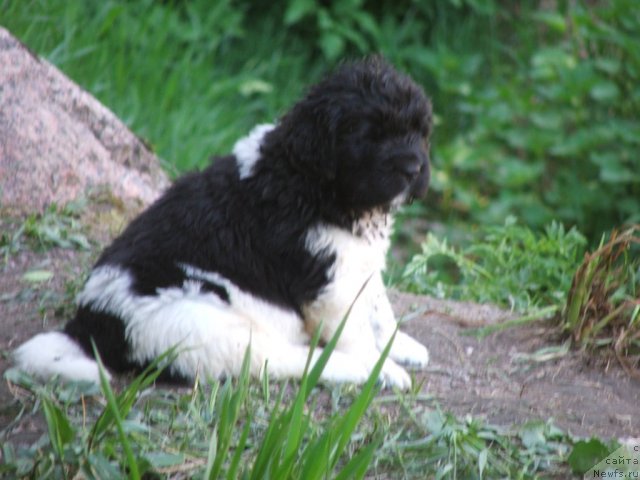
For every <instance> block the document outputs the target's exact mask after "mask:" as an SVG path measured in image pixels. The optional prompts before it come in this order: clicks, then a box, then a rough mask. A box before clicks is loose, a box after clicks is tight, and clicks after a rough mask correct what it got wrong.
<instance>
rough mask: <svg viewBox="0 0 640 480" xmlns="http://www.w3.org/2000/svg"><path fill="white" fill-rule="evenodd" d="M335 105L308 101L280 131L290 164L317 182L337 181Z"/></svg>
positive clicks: (287, 118) (316, 99)
mask: <svg viewBox="0 0 640 480" xmlns="http://www.w3.org/2000/svg"><path fill="white" fill-rule="evenodd" d="M332 103H333V102H328V101H327V100H326V99H324V98H319V97H307V98H306V99H304V100H302V101H301V102H299V103H297V104H296V105H295V106H294V107H293V109H292V110H291V111H289V112H288V113H287V114H286V115H285V116H284V117H283V118H282V119H281V120H280V123H279V125H278V128H277V130H278V132H277V133H278V137H279V142H280V143H281V145H282V146H283V148H284V150H285V151H284V154H285V156H286V159H287V162H288V164H289V165H290V166H291V167H292V168H293V169H295V170H296V171H298V172H300V173H302V174H303V175H305V176H307V177H312V178H314V179H315V180H316V181H324V182H332V181H333V180H335V178H336V171H337V159H336V153H335V146H336V134H337V131H336V130H337V128H338V123H339V118H340V111H339V108H338V107H337V105H336V104H335V103H334V104H332ZM274 133H275V132H274Z"/></svg>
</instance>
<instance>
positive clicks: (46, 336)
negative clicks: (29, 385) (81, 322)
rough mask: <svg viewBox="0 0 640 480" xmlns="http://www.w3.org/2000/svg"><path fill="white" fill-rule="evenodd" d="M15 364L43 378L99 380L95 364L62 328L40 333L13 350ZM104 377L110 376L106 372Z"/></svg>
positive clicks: (96, 381) (95, 381)
mask: <svg viewBox="0 0 640 480" xmlns="http://www.w3.org/2000/svg"><path fill="white" fill-rule="evenodd" d="M13 358H14V361H15V363H16V366H17V367H18V368H19V369H20V370H22V371H25V372H27V373H31V374H36V375H38V376H39V377H42V378H49V377H53V376H55V375H58V376H60V377H62V378H65V379H67V380H86V381H90V382H94V383H98V382H100V375H99V373H98V364H97V363H96V361H95V360H93V359H92V358H89V357H88V356H87V355H86V354H85V353H84V351H83V350H82V348H80V346H79V345H78V344H77V343H76V342H74V341H73V340H72V339H71V338H70V337H68V336H67V335H65V334H64V333H62V332H48V333H40V334H38V335H36V336H35V337H33V338H32V339H31V340H29V341H27V342H25V343H23V344H22V345H21V346H20V347H18V349H17V350H15V352H13ZM105 373H106V374H107V378H109V373H108V372H105Z"/></svg>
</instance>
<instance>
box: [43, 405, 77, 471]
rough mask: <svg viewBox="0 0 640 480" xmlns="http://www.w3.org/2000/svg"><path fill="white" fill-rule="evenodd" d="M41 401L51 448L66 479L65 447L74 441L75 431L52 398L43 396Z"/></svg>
mask: <svg viewBox="0 0 640 480" xmlns="http://www.w3.org/2000/svg"><path fill="white" fill-rule="evenodd" d="M40 401H41V402H42V409H43V410H44V417H45V420H46V421H47V428H48V430H49V440H50V441H51V446H52V447H53V451H54V452H55V453H56V456H57V457H58V460H59V461H60V465H61V466H62V467H63V468H62V470H63V472H65V478H66V470H65V469H64V447H65V445H67V444H68V443H69V442H70V441H71V440H73V438H74V437H75V431H74V430H73V428H72V427H71V424H70V423H69V419H68V418H67V416H66V415H65V413H64V412H63V411H62V410H61V409H60V408H58V406H57V405H56V404H55V403H53V401H52V400H51V399H50V398H48V397H45V396H41V397H40Z"/></svg>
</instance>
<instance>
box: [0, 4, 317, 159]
mask: <svg viewBox="0 0 640 480" xmlns="http://www.w3.org/2000/svg"><path fill="white" fill-rule="evenodd" d="M243 20H244V11H243V9H242V8H238V7H237V6H236V5H235V4H233V5H232V2H230V1H228V0H227V1H220V2H213V3H212V2H209V1H206V0H195V1H190V2H183V3H175V4H174V3H173V2H156V1H152V0H141V1H138V2H120V1H115V0H108V1H104V2H102V1H99V2H98V1H82V0H70V1H65V2H58V1H53V2H52V1H48V0H25V1H20V2H14V1H11V0H2V1H0V24H2V25H4V26H5V27H7V28H9V30H11V31H12V32H14V33H15V34H16V35H17V36H18V37H19V38H20V39H21V40H22V41H24V42H25V43H26V44H27V45H29V46H30V47H31V48H32V49H33V50H35V51H36V52H38V53H39V54H41V55H43V56H44V57H45V58H47V59H48V60H49V61H51V62H52V63H54V64H55V65H57V66H58V67H59V68H61V69H62V70H63V71H64V72H65V73H66V74H67V75H68V76H70V77H71V78H72V79H73V80H75V81H77V82H78V83H80V84H81V85H82V86H83V87H84V88H86V89H87V90H89V91H90V92H91V93H93V94H94V95H96V96H97V98H98V99H99V100H100V101H101V102H103V103H104V104H105V105H107V106H108V107H110V108H111V109H112V110H113V111H114V112H115V114H116V115H117V116H118V117H120V118H121V119H122V120H123V121H124V122H125V123H126V124H127V125H129V126H130V127H131V128H132V129H133V130H134V131H135V132H136V133H137V134H138V135H139V136H141V137H142V138H143V139H145V140H146V141H147V142H149V143H150V145H151V146H152V148H153V149H154V150H156V151H157V152H158V153H159V155H160V156H161V157H162V158H163V159H164V160H166V162H167V166H169V168H170V169H173V170H175V169H177V170H186V169H191V168H194V167H197V166H198V167H199V166H202V165H205V164H206V163H207V160H208V158H209V157H210V156H211V155H213V154H224V153H227V152H228V151H229V150H230V148H231V146H232V145H233V143H234V141H235V140H236V139H237V138H238V137H239V136H241V135H243V134H245V133H246V132H248V130H249V129H250V128H251V127H252V126H254V125H255V124H256V123H258V122H265V121H271V120H273V119H274V118H276V117H277V116H278V115H279V114H280V113H281V111H282V110H283V109H284V108H285V107H286V106H288V105H289V104H290V103H291V102H292V101H293V99H294V98H295V97H296V96H297V95H298V94H299V93H300V92H301V90H302V88H304V86H305V85H306V84H308V83H309V82H310V81H311V80H313V79H315V77H316V76H317V75H318V74H319V71H320V70H321V69H322V66H321V65H311V64H310V62H309V61H308V59H307V54H306V52H305V51H304V47H303V46H302V45H298V46H296V45H295V44H292V45H288V46H287V49H286V50H287V54H286V56H285V55H284V54H283V50H284V48H283V45H284V44H285V43H286V42H287V35H286V32H284V31H283V30H282V29H280V28H278V26H277V23H276V22H275V21H271V20H270V19H269V18H265V19H262V21H260V22H243ZM246 25H249V28H250V29H251V31H250V32H247V30H246V28H247V26H246ZM264 39H268V41H264Z"/></svg>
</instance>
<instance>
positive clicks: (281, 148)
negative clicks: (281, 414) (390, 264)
mask: <svg viewBox="0 0 640 480" xmlns="http://www.w3.org/2000/svg"><path fill="white" fill-rule="evenodd" d="M430 129H431V107H430V103H429V101H428V100H427V98H426V97H425V94H424V93H423V91H422V90H421V89H420V88H419V87H418V86H417V85H416V84H415V83H414V82H413V81H412V80H411V79H410V78H409V77H407V76H405V75H403V74H400V73H398V72H397V71H396V70H394V69H393V68H392V67H391V66H390V65H389V64H387V63H385V62H384V61H383V60H382V59H379V58H373V59H368V60H364V61H362V62H358V63H351V64H345V65H343V66H342V67H340V68H339V69H338V70H337V71H336V72H335V73H333V74H332V75H330V76H328V77H327V78H325V79H324V80H323V81H321V82H320V83H318V84H317V85H315V86H314V87H312V88H311V89H310V90H309V91H308V93H307V95H306V96H305V97H304V98H303V99H302V100H301V101H300V102H299V103H297V104H296V105H295V106H294V107H293V108H292V109H291V111H289V112H288V113H287V114H285V115H284V116H283V117H282V118H281V119H280V120H279V121H278V122H277V123H276V124H275V125H261V126H258V127H256V128H255V129H254V130H253V131H252V132H251V133H250V134H249V136H247V137H246V138H243V139H241V140H239V141H238V142H237V143H236V145H235V147H234V148H233V153H232V154H231V155H229V156H226V157H220V158H216V159H214V161H213V163H212V165H211V166H209V167H208V168H207V169H206V170H204V171H202V172H198V173H192V174H189V175H186V176H184V177H183V178H181V179H179V180H178V181H177V182H175V184H174V185H173V186H172V187H171V188H170V189H169V190H168V191H167V192H166V193H165V194H164V195H163V196H162V197H161V198H160V199H159V200H157V201H156V202H155V203H154V204H153V205H151V206H150V207H149V208H148V209H147V210H146V211H145V212H143V213H142V214H141V215H140V216H139V217H138V218H136V219H135V220H134V221H133V222H132V223H131V224H130V225H129V226H128V228H126V229H125V231H124V232H123V233H122V234H121V235H120V236H119V237H118V238H116V240H115V241H114V242H113V243H112V244H111V246H109V247H108V248H107V249H106V250H105V251H104V252H103V253H102V256H101V257H100V258H99V260H98V262H97V263H96V265H95V266H94V268H93V270H92V271H91V274H90V275H89V278H88V280H87V283H86V285H85V286H84V289H83V290H82V292H81V293H80V294H79V296H78V299H77V302H78V310H77V314H76V316H75V318H73V319H72V320H71V321H70V322H69V323H68V324H67V325H66V326H65V328H64V331H63V332H49V333H42V334H39V335H37V336H35V337H34V338H32V339H31V340H29V341H28V342H26V343H25V344H23V345H22V346H20V347H19V348H18V349H17V351H16V352H15V361H16V363H17V365H18V366H19V367H20V368H22V369H23V370H26V371H28V372H31V373H34V374H37V375H40V376H45V377H46V376H52V375H60V376H62V377H66V378H70V379H85V380H92V381H98V378H99V377H98V369H97V364H96V362H95V361H94V360H93V350H92V348H93V347H92V341H93V342H95V345H96V347H97V349H98V351H99V353H100V355H101V357H102V359H103V360H104V362H105V364H106V366H107V367H108V368H109V369H110V370H111V371H112V372H125V371H129V370H138V369H141V368H143V367H144V366H146V365H148V364H149V363H150V362H152V361H153V360H154V359H155V358H157V357H158V356H159V355H161V354H162V353H163V352H165V351H166V350H167V349H169V348H170V347H172V346H174V345H178V347H179V348H178V352H179V353H178V355H177V357H176V358H175V360H174V361H173V362H172V363H171V365H170V366H169V367H168V370H167V373H168V375H169V376H170V377H171V378H172V379H174V380H184V381H189V380H193V379H194V377H196V376H197V375H201V376H203V377H206V378H220V377H225V376H235V375H238V374H239V372H240V368H241V365H242V360H243V357H244V353H245V350H246V348H247V346H248V345H249V344H251V364H250V370H251V374H252V375H254V376H259V375H261V374H262V373H263V371H264V369H265V368H266V369H267V370H268V373H269V375H270V376H271V377H274V378H283V377H300V376H301V375H302V373H303V370H304V367H305V363H306V360H307V357H308V355H309V341H310V338H311V337H312V336H313V334H314V332H315V331H316V330H317V329H318V328H322V331H321V332H320V339H321V342H326V341H327V340H329V339H330V338H331V337H332V335H333V334H334V332H335V331H336V328H337V327H338V325H339V324H340V322H341V321H342V319H343V317H344V316H345V315H346V313H347V312H348V310H349V308H350V307H352V308H351V313H350V315H349V317H348V320H347V322H346V326H345V328H344V331H343V333H342V335H341V337H340V339H339V341H338V343H337V347H336V349H335V351H334V352H333V354H332V355H331V357H330V359H329V362H328V364H327V365H326V368H325V369H324V372H323V374H322V379H323V380H325V381H328V382H353V383H361V382H363V381H365V380H366V379H367V378H368V376H369V374H370V372H371V370H372V368H373V366H374V364H375V363H376V361H377V360H378V359H379V356H380V351H381V349H383V348H384V346H385V345H386V344H387V342H388V341H389V339H390V338H391V336H392V334H393V333H394V331H395V330H396V321H395V319H394V314H393V312H392V310H391V306H390V304H389V300H388V299H387V296H386V292H385V288H384V285H383V282H382V271H383V270H384V268H385V256H386V252H387V249H388V248H389V236H390V233H391V229H392V225H393V213H394V211H395V210H397V209H398V208H399V206H400V205H401V204H403V203H404V202H408V201H409V202H410V201H411V200H413V199H414V198H416V197H420V196H423V195H424V194H425V192H426V190H427V184H428V181H429V155H428V146H429V144H428V139H429V134H430ZM363 286H364V289H363ZM361 289H363V290H362V292H361V294H360V295H359V296H358V292H360V290H361ZM354 301H355V303H354ZM319 354H320V349H319V348H318V349H316V350H315V351H313V352H312V353H311V358H312V362H315V361H316V360H317V357H318V355H319ZM428 359H429V355H428V352H427V349H426V348H425V347H424V346H423V345H421V344H420V343H418V342H417V341H415V340H414V339H412V338H411V337H409V336H408V335H406V334H404V333H401V332H398V333H397V335H396V337H395V340H394V342H393V346H392V348H391V352H390V355H389V358H388V359H387V360H386V362H385V364H384V366H383V369H382V374H381V381H382V382H384V384H385V385H387V386H396V387H398V388H400V389H406V388H408V387H410V384H411V380H410V377H409V375H408V374H407V372H406V371H405V369H404V368H402V367H401V366H400V365H399V364H404V365H412V366H416V367H424V366H425V365H426V364H427V362H428Z"/></svg>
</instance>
